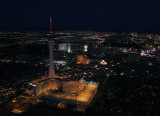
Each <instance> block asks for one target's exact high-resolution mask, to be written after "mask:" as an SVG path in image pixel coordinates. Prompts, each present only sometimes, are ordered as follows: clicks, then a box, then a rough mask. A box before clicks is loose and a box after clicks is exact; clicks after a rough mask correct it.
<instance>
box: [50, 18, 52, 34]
mask: <svg viewBox="0 0 160 116" xmlns="http://www.w3.org/2000/svg"><path fill="white" fill-rule="evenodd" d="M50 32H52V18H51V17H50Z"/></svg>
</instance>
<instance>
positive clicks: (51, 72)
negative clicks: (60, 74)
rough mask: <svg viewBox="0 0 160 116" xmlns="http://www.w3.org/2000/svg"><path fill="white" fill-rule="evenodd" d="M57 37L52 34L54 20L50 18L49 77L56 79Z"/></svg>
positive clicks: (48, 37) (48, 36)
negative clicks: (54, 55)
mask: <svg viewBox="0 0 160 116" xmlns="http://www.w3.org/2000/svg"><path fill="white" fill-rule="evenodd" d="M55 37H56V35H55V34H54V33H53V32H52V19H51V18H50V32H49V33H48V34H47V39H48V44H49V77H50V78H54V77H55V71H54V63H53V47H54V39H55Z"/></svg>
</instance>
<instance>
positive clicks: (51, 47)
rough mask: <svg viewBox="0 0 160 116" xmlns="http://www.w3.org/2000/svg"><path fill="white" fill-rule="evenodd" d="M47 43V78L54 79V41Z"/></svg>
mask: <svg viewBox="0 0 160 116" xmlns="http://www.w3.org/2000/svg"><path fill="white" fill-rule="evenodd" d="M48 42H49V77H50V78H54V77H55V71H54V62H53V47H54V41H53V40H50V41H48Z"/></svg>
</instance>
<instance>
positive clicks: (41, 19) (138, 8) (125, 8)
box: [0, 0, 160, 33]
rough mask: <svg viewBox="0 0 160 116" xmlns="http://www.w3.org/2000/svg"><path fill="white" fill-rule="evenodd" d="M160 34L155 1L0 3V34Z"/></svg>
mask: <svg viewBox="0 0 160 116" xmlns="http://www.w3.org/2000/svg"><path fill="white" fill-rule="evenodd" d="M49 17H52V19H53V29H54V30H95V31H115V32H146V33H147V32H149V33H150V32H151V33H152V32H153V33H160V2H158V0H0V30H1V31H47V30H49Z"/></svg>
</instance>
